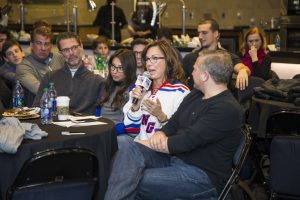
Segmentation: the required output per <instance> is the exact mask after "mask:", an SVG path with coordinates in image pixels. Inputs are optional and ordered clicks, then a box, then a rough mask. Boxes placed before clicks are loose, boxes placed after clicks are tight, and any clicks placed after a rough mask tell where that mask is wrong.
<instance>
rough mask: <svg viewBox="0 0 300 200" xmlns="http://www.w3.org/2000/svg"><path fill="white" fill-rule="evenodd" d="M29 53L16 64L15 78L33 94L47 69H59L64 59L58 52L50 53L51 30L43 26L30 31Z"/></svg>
mask: <svg viewBox="0 0 300 200" xmlns="http://www.w3.org/2000/svg"><path fill="white" fill-rule="evenodd" d="M30 49H31V54H29V55H28V56H26V57H25V58H24V60H23V62H22V63H21V64H19V65H18V66H17V69H16V74H17V79H18V80H19V81H20V83H21V84H22V86H23V87H24V88H25V89H27V90H28V91H29V92H30V93H32V94H33V95H35V94H36V93H37V91H38V88H39V85H40V81H41V80H42V78H43V77H44V75H45V74H46V73H47V72H49V71H54V70H56V69H60V68H61V67H62V66H63V63H64V59H63V56H62V55H60V54H59V53H52V52H51V49H52V32H51V29H49V28H48V27H45V26H41V27H39V28H36V29H34V30H33V31H32V33H31V41H30Z"/></svg>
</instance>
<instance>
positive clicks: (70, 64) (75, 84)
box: [34, 32, 104, 115]
mask: <svg viewBox="0 0 300 200" xmlns="http://www.w3.org/2000/svg"><path fill="white" fill-rule="evenodd" d="M56 43H57V48H58V49H59V51H60V53H61V54H62V55H63V57H64V59H65V63H64V66H63V67H62V68H61V69H58V70H55V71H50V72H48V73H47V74H46V75H45V76H44V78H43V80H42V81H41V84H40V87H39V89H38V92H37V95H36V97H35V99H34V105H36V106H38V105H39V102H40V99H41V97H42V95H43V89H44V88H45V87H49V83H50V82H53V83H54V85H55V89H56V91H57V95H58V96H68V97H69V98H70V112H78V113H86V114H90V115H93V114H94V113H95V111H96V101H97V99H98V96H99V94H100V91H101V87H102V84H103V83H104V78H102V77H100V76H99V75H95V74H94V73H93V72H91V71H89V70H88V69H87V68H86V67H84V65H83V62H82V55H83V51H84V50H83V47H82V43H81V40H80V38H79V36H78V35H76V34H74V33H71V32H68V33H60V34H59V35H58V37H57V42H56Z"/></svg>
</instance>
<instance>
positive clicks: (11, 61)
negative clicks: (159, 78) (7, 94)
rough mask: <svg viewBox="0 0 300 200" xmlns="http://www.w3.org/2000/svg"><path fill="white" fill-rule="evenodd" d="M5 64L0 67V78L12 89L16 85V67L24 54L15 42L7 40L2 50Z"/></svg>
mask: <svg viewBox="0 0 300 200" xmlns="http://www.w3.org/2000/svg"><path fill="white" fill-rule="evenodd" d="M2 52H3V57H4V60H5V63H4V64H3V65H2V66H1V67H0V77H2V78H3V79H4V80H5V81H6V83H8V85H9V87H10V88H11V89H12V88H13V86H14V85H15V83H16V80H17V78H16V66H17V65H18V64H20V63H21V62H22V60H23V58H24V52H23V51H22V48H21V46H20V44H19V43H18V42H17V41H15V40H7V41H6V42H5V43H4V44H3V48H2Z"/></svg>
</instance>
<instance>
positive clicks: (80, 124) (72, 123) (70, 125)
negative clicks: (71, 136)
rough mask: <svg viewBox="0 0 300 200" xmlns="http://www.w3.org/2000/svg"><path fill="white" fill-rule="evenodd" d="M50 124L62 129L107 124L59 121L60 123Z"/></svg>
mask: <svg viewBox="0 0 300 200" xmlns="http://www.w3.org/2000/svg"><path fill="white" fill-rule="evenodd" d="M52 124H55V125H58V126H63V127H79V126H95V125H104V124H107V123H105V122H98V121H96V122H81V123H75V122H72V121H61V122H52Z"/></svg>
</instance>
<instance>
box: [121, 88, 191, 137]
mask: <svg viewBox="0 0 300 200" xmlns="http://www.w3.org/2000/svg"><path fill="white" fill-rule="evenodd" d="M189 93H190V90H189V88H188V87H187V86H185V85H184V84H182V83H180V82H176V83H175V84H170V83H164V84H163V86H162V87H160V88H159V90H158V91H157V92H156V93H154V94H153V93H151V91H150V90H149V91H147V93H146V95H145V96H144V98H143V100H144V99H151V100H153V101H156V99H159V101H160V103H161V107H162V111H163V112H164V113H165V114H166V115H167V116H168V119H170V117H171V116H172V115H173V114H174V113H175V112H176V110H177V108H178V107H179V105H180V103H181V102H182V100H183V98H184V97H185V96H186V95H188V94H189ZM130 96H131V95H130ZM131 106H132V97H130V99H129V101H128V102H127V103H126V104H125V106H124V108H123V112H124V125H125V132H127V133H138V135H137V137H136V139H137V140H148V139H149V138H150V137H151V136H152V135H153V134H154V133H155V132H156V131H158V130H159V129H160V128H161V127H162V126H163V124H162V123H160V122H159V121H158V119H157V118H156V117H155V116H153V115H150V114H149V113H148V112H147V111H145V110H143V109H142V106H141V108H140V109H139V110H138V111H136V112H132V111H131Z"/></svg>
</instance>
